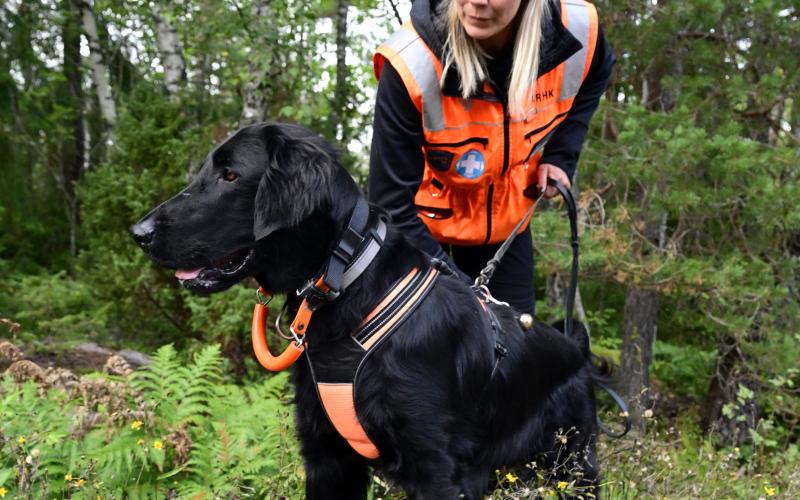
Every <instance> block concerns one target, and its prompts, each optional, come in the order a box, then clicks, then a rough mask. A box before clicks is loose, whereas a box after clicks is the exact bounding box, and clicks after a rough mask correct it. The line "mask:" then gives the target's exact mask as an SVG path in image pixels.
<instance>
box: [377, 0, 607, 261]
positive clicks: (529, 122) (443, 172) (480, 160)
mask: <svg viewBox="0 0 800 500" xmlns="http://www.w3.org/2000/svg"><path fill="white" fill-rule="evenodd" d="M561 21H562V23H563V24H564V26H565V27H566V28H567V29H568V30H569V31H570V33H571V34H572V35H573V36H574V37H575V38H576V39H577V40H578V41H579V42H580V43H581V46H582V48H581V49H580V50H579V51H578V52H576V53H575V54H573V55H571V56H570V57H569V58H567V59H566V60H565V61H563V62H562V63H560V64H559V65H558V66H556V67H555V68H553V69H552V70H550V71H548V72H547V73H545V74H543V75H540V76H539V78H538V79H537V80H536V82H535V84H534V85H533V88H532V89H531V90H532V91H531V92H530V93H529V95H530V97H529V100H528V101H527V102H526V103H524V106H523V109H525V110H527V111H526V112H525V113H524V116H510V117H507V116H506V110H505V107H504V105H503V104H502V103H501V102H500V100H499V99H497V98H496V97H494V96H493V90H492V88H491V87H490V86H489V85H488V84H484V88H483V93H482V94H481V95H479V96H476V97H474V98H472V99H470V100H463V99H461V97H457V96H449V95H443V94H442V91H441V87H440V81H441V75H442V66H441V62H440V61H439V60H438V59H437V58H436V57H435V55H434V54H433V53H432V52H431V50H430V49H429V48H428V46H427V45H426V44H425V42H424V41H423V40H422V39H421V38H420V37H419V35H418V34H417V33H416V31H415V30H414V28H413V26H412V25H411V23H410V22H407V23H405V24H404V25H403V26H402V28H401V29H400V30H398V31H397V32H396V33H395V34H394V35H393V36H392V37H391V38H389V40H387V41H386V42H385V43H384V44H382V45H381V46H380V47H379V48H378V51H377V52H376V54H375V56H374V58H373V64H374V69H375V75H376V77H378V78H380V73H381V70H382V68H383V64H384V62H385V61H386V60H388V61H389V62H390V63H391V64H392V66H393V67H394V69H395V70H396V71H397V73H398V74H399V75H400V77H401V78H402V80H403V83H404V84H405V87H406V89H407V91H408V94H409V97H410V98H411V100H412V102H413V103H414V105H415V106H416V108H417V110H418V111H419V112H420V113H421V115H422V121H423V123H422V124H423V132H424V144H423V146H422V149H423V153H424V157H425V169H424V172H423V179H422V182H421V184H420V186H419V189H418V191H417V193H416V194H415V198H414V202H415V204H416V205H417V208H418V213H419V216H420V218H421V219H422V220H423V221H424V222H425V224H426V225H427V226H428V228H429V229H430V231H431V233H432V234H433V235H434V237H435V238H436V239H437V240H438V241H440V242H442V243H453V244H464V245H475V244H486V243H498V242H501V241H503V240H504V239H505V238H506V237H507V236H508V234H509V233H510V232H511V231H512V230H513V228H514V227H515V226H516V224H517V222H519V220H520V218H522V216H523V215H524V214H525V213H526V212H527V210H528V208H529V207H530V206H531V203H532V200H529V199H527V198H524V196H523V195H522V192H523V191H524V189H525V188H526V187H527V186H529V185H530V184H533V183H534V182H535V173H536V167H537V165H538V163H539V160H540V158H541V154H542V152H543V150H544V146H545V145H546V143H547V140H548V139H549V138H550V137H551V136H552V134H553V132H554V131H555V130H556V128H557V127H558V125H559V124H561V122H563V121H564V119H565V118H566V116H567V114H568V112H569V109H570V108H571V107H572V103H573V101H574V99H575V96H576V95H577V94H578V91H579V90H580V87H581V85H582V84H583V80H584V79H585V78H586V75H587V74H588V72H589V68H590V67H591V63H592V58H593V56H594V52H595V45H596V42H597V31H598V21H597V12H596V11H595V9H594V6H592V5H591V4H589V3H587V2H584V1H582V0H562V1H561ZM523 230H524V229H523Z"/></svg>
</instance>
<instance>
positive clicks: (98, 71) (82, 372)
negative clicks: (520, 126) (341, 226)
mask: <svg viewBox="0 0 800 500" xmlns="http://www.w3.org/2000/svg"><path fill="white" fill-rule="evenodd" d="M596 5H597V7H598V9H599V12H600V15H601V21H602V23H603V26H604V29H605V33H606V36H607V38H608V39H609V41H610V43H611V45H612V46H613V47H614V49H615V51H616V53H617V58H618V63H617V66H616V69H615V73H614V76H613V78H612V81H611V84H610V86H609V89H608V91H607V92H606V95H605V98H604V100H603V102H602V103H601V106H600V109H599V110H598V112H597V114H596V115H595V118H594V120H593V122H592V126H591V130H590V133H589V137H588V139H587V143H586V146H585V149H584V151H583V154H582V158H581V162H580V167H579V174H578V177H577V187H576V191H577V192H578V194H579V213H580V219H581V230H582V236H581V242H582V250H583V255H582V268H581V288H580V299H581V300H580V302H579V307H578V314H579V316H580V318H581V319H582V320H583V321H584V322H586V324H587V325H588V326H589V328H590V329H591V334H592V337H593V346H594V350H595V352H597V353H599V354H602V355H604V356H609V357H611V358H612V359H614V360H615V361H616V362H618V363H619V370H618V371H617V376H618V380H619V386H620V389H621V391H622V393H623V395H624V396H625V397H626V398H627V399H628V400H629V401H630V402H631V405H632V406H631V413H632V417H633V419H634V423H635V431H634V432H633V433H632V434H631V435H629V436H628V437H626V438H625V439H623V440H620V441H612V440H608V439H606V438H603V439H602V440H601V443H600V452H601V453H600V455H601V461H602V463H603V465H604V471H605V484H606V486H605V488H606V491H607V494H608V496H609V497H610V498H639V497H642V496H647V497H658V498H662V497H667V498H685V497H703V498H758V497H770V496H781V497H786V498H796V497H798V496H800V472H798V471H800V450H799V449H798V439H800V425H799V424H798V421H799V420H800V398H799V397H798V391H799V390H800V389H798V384H799V383H800V371H799V370H798V362H797V359H798V358H800V329H798V313H800V291H799V290H798V287H799V286H800V207H798V200H800V184H798V176H799V175H800V156H799V154H800V102H798V95H800V64H798V63H799V62H800V61H798V54H800V22H798V18H799V17H800V7H799V6H798V4H797V2H795V1H792V0H751V1H748V2H740V1H733V0H697V1H692V2H676V1H674V0H652V1H634V0H601V1H597V2H596ZM399 10H400V15H401V16H402V17H403V18H405V17H407V12H408V3H403V4H401V5H400V6H399ZM397 23H398V21H397V19H396V17H395V13H394V9H393V7H392V5H391V4H390V3H389V2H387V1H384V0H304V1H297V0H177V1H173V2H161V1H147V2H145V1H141V0H136V1H130V2H113V1H110V0H94V1H92V0H44V1H40V2H24V1H19V0H6V1H5V2H4V3H3V5H2V10H0V117H1V120H0V158H2V167H0V168H1V169H2V170H0V172H2V175H0V318H1V319H0V322H2V324H0V329H2V332H0V336H2V337H0V338H2V343H0V370H4V371H5V373H4V375H3V377H2V380H0V416H2V419H1V420H0V497H6V496H13V497H18V498H42V497H45V496H50V497H60V498H68V497H73V498H112V497H115V498H123V497H130V498H138V497H142V498H148V497H152V498H162V497H175V496H181V497H182V496H189V495H193V494H196V493H202V494H205V498H212V497H225V498H240V497H247V496H252V497H257V498H300V497H302V481H303V480H302V474H303V472H302V464H301V461H300V459H299V458H298V453H297V444H296V442H295V439H294V437H293V434H292V425H293V424H292V418H291V406H290V388H289V387H288V384H287V380H286V377H285V376H284V375H268V374H266V373H265V372H263V371H262V370H261V369H259V368H258V367H257V366H256V363H255V362H254V359H253V356H252V354H251V351H250V346H249V342H248V338H249V332H248V329H249V321H250V318H249V314H250V311H251V310H252V304H253V300H254V293H253V288H254V286H253V283H245V284H243V285H239V286H236V287H234V288H233V289H231V290H229V291H227V292H224V293H221V294H218V295H215V296H212V297H198V296H193V295H190V294H189V293H187V292H186V291H184V290H182V289H180V287H179V286H178V285H177V283H176V280H175V279H174V277H173V276H172V275H171V274H170V273H169V272H168V271H165V270H161V269H158V268H156V267H155V266H154V265H152V264H151V263H150V262H149V261H148V260H147V259H146V257H145V255H144V254H143V253H142V252H141V251H139V250H137V248H136V247H135V245H134V244H133V241H132V240H131V239H130V237H129V236H128V234H127V229H128V228H129V227H130V226H131V224H132V223H133V222H135V221H136V220H137V219H138V218H139V217H140V216H142V215H143V214H145V213H146V212H147V211H148V210H149V208H151V207H153V206H155V205H156V204H157V203H159V202H160V201H162V200H164V199H166V198H167V197H168V196H170V195H171V194H172V193H174V192H176V191H177V190H179V189H180V188H181V187H182V186H183V185H184V184H185V183H186V181H187V180H188V179H189V178H191V176H192V175H193V174H194V173H195V172H196V171H197V169H198V168H199V166H200V164H201V162H202V161H203V157H204V155H205V153H206V152H208V151H209V150H210V148H211V147H212V146H213V145H214V144H215V143H218V142H219V141H220V140H222V139H223V138H225V137H226V136H227V135H229V134H230V133H231V132H233V131H234V130H236V129H237V128H238V127H240V126H242V125H245V124H249V123H253V122H256V121H260V120H263V119H270V120H283V121H292V122H298V123H301V124H303V125H306V126H308V127H310V128H311V129H313V130H315V131H317V132H318V133H320V134H321V135H323V136H325V137H326V138H328V139H329V140H330V141H332V142H334V143H336V144H338V145H339V147H340V148H341V150H342V151H343V152H344V161H345V163H346V165H347V167H348V168H349V169H350V171H351V172H352V173H353V175H354V176H355V177H356V178H357V179H358V180H359V181H360V182H361V184H362V185H365V182H364V181H365V177H366V163H367V159H368V145H369V140H370V136H371V133H370V127H371V102H370V101H371V99H372V96H373V94H374V87H375V81H374V78H373V77H372V71H371V60H370V58H371V53H372V51H373V50H374V48H375V46H376V45H377V43H378V42H379V41H380V38H381V37H382V36H384V35H385V34H386V33H389V32H391V30H392V29H394V27H396V26H397ZM532 228H533V231H534V238H535V241H536V252H537V283H538V286H539V290H538V291H537V296H538V297H541V298H542V299H541V301H540V303H539V305H538V311H540V314H541V315H542V317H543V319H553V318H555V317H557V316H558V315H559V312H560V310H561V306H560V304H561V301H562V299H563V289H564V287H565V278H566V276H567V273H568V267H569V258H570V255H569V245H568V229H567V228H568V226H567V223H566V220H565V219H564V217H563V215H562V210H561V207H560V205H559V204H558V203H555V202H554V203H551V204H550V207H549V209H548V210H545V211H542V212H540V213H537V215H536V217H535V218H534V220H533V222H532ZM89 343H93V344H96V345H93V344H89ZM132 350H133V351H143V352H147V353H153V352H155V354H153V356H152V359H151V363H150V364H149V366H148V367H147V368H142V369H139V370H136V371H134V372H133V373H130V371H131V370H130V366H129V365H128V363H126V362H125V361H123V360H122V359H121V358H118V357H113V358H112V359H111V362H110V363H107V364H106V365H105V368H104V369H101V367H102V366H103V363H104V362H105V361H106V359H105V358H107V357H108V354H110V353H113V352H116V353H118V354H122V355H123V356H122V357H123V358H127V359H128V361H130V362H132V363H133V364H134V366H136V364H137V359H138V358H137V356H136V355H135V354H136V353H131V352H130V351H132ZM126 353H127V355H126ZM92 356H94V358H92ZM98 357H99V358H98ZM98 359H99V360H98ZM607 408H608V410H609V412H611V409H612V406H611V405H608V406H607ZM614 417H615V415H614V414H613V412H612V413H609V414H607V415H606V418H609V419H611V420H613V419H614ZM517 472H518V471H516V472H515V471H512V470H509V471H506V470H503V471H498V474H497V478H496V480H495V483H494V484H495V487H496V489H495V491H494V492H493V494H492V495H493V497H494V498H527V497H531V496H543V497H546V496H548V495H556V494H558V493H562V492H564V491H569V489H570V488H572V487H573V486H572V485H569V484H558V485H553V484H547V483H545V482H543V481H542V479H545V478H546V477H545V476H547V471H542V472H540V473H539V474H538V478H536V479H531V480H527V481H523V480H521V479H519V476H518V474H517ZM371 495H372V497H373V498H378V497H386V496H388V497H393V498H398V497H399V496H400V494H399V493H398V492H397V490H396V489H394V488H392V486H391V485H389V484H387V483H385V482H384V481H383V480H382V479H381V478H378V477H376V478H374V480H373V487H372V493H371ZM196 498H201V497H196Z"/></svg>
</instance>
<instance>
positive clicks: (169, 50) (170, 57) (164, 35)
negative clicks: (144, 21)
mask: <svg viewBox="0 0 800 500" xmlns="http://www.w3.org/2000/svg"><path fill="white" fill-rule="evenodd" d="M153 14H154V16H155V19H156V45H157V46H158V53H159V55H160V56H161V65H162V66H163V67H164V85H165V86H166V87H167V93H169V95H170V96H173V95H175V94H176V93H177V92H178V91H179V90H180V89H181V86H182V85H183V81H184V80H185V78H186V62H185V61H184V60H183V50H182V49H181V42H180V40H179V39H178V31H177V30H176V29H175V27H174V26H172V24H170V23H169V21H168V20H167V19H166V17H164V14H163V13H162V12H161V8H160V6H159V5H158V4H156V5H155V6H154V8H153Z"/></svg>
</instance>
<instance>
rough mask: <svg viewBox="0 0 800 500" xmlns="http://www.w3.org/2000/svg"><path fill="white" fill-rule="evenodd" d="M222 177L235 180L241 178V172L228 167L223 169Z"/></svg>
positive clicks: (230, 180) (229, 180)
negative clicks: (238, 172)
mask: <svg viewBox="0 0 800 500" xmlns="http://www.w3.org/2000/svg"><path fill="white" fill-rule="evenodd" d="M222 178H223V179H225V180H226V181H228V182H233V181H235V180H236V179H238V178H239V174H237V173H236V172H234V171H233V170H228V169H227V168H226V169H225V170H223V171H222Z"/></svg>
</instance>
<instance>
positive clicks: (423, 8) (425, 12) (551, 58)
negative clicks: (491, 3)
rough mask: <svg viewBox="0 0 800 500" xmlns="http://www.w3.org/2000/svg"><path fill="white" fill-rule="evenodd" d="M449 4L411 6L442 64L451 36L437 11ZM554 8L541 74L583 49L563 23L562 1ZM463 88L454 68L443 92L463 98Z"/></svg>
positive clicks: (427, 1)
mask: <svg viewBox="0 0 800 500" xmlns="http://www.w3.org/2000/svg"><path fill="white" fill-rule="evenodd" d="M447 1H448V0H414V2H413V4H412V6H411V24H412V25H413V26H414V29H415V30H416V31H417V33H418V34H419V36H420V37H421V38H422V40H423V41H424V42H425V44H426V45H427V46H428V48H430V49H431V52H433V53H434V55H436V57H437V58H438V59H439V61H441V62H444V44H445V40H446V38H447V35H446V33H445V27H444V21H443V20H439V19H438V17H439V16H437V9H439V5H440V4H443V3H444V2H447ZM453 1H455V0H453ZM550 7H551V12H550V21H549V22H548V23H546V24H545V26H544V30H543V32H542V45H541V47H540V48H539V75H543V74H545V73H547V72H548V71H550V70H552V69H553V68H555V67H556V66H558V65H559V64H561V63H562V62H564V61H565V60H566V59H567V58H569V57H570V56H571V55H572V54H574V53H576V52H578V51H579V50H580V49H581V48H582V47H583V45H582V44H581V42H579V41H578V39H577V38H575V37H574V36H573V35H572V33H570V32H569V30H568V29H567V28H566V27H564V24H563V23H562V22H561V2H558V1H551V3H550ZM459 87H460V85H459V81H458V73H457V72H456V71H455V68H450V69H449V70H448V72H447V75H445V82H444V87H443V88H442V91H443V92H444V93H445V94H447V95H460V90H459Z"/></svg>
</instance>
